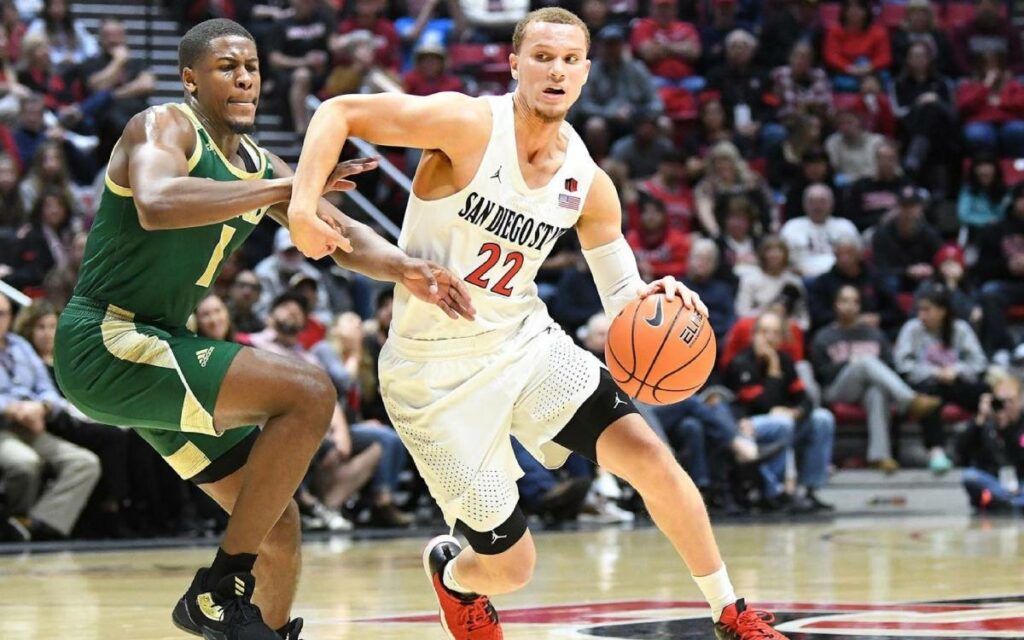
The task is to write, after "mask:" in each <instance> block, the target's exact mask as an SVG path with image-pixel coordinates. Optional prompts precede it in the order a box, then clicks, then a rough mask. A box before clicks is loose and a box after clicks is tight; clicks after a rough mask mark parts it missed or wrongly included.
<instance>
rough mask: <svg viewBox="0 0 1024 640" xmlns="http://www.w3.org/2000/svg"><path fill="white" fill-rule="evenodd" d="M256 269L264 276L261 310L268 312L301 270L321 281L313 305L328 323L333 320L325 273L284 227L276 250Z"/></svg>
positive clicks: (280, 231) (312, 310) (320, 316)
mask: <svg viewBox="0 0 1024 640" xmlns="http://www.w3.org/2000/svg"><path fill="white" fill-rule="evenodd" d="M253 272H254V273H255V274H256V277H258V278H259V279H260V287H261V289H262V291H261V292H260V302H259V304H258V305H257V307H256V308H257V309H258V310H259V313H260V314H265V313H266V312H267V311H268V310H269V308H270V303H271V301H272V300H274V299H275V298H277V297H278V296H279V295H281V294H282V293H284V292H285V291H287V290H288V289H290V288H291V280H292V278H294V277H295V276H296V275H299V274H301V275H305V276H307V277H309V278H310V279H312V280H314V281H315V282H316V283H317V289H318V293H317V304H316V305H314V306H312V307H310V310H311V313H312V314H313V315H316V316H317V317H319V318H322V319H323V320H322V321H323V322H325V323H327V322H330V317H331V314H330V305H329V303H328V299H327V292H326V290H325V289H324V287H323V286H322V284H323V275H322V274H321V273H320V272H319V271H317V269H316V267H314V266H313V265H312V264H310V263H309V262H307V261H306V259H305V258H304V257H303V256H302V254H301V253H299V250H298V249H296V248H295V244H294V243H292V237H291V234H289V233H288V230H287V229H285V228H284V227H281V228H280V229H278V230H277V232H276V234H275V235H274V253H272V254H271V255H269V256H267V257H266V258H264V259H263V260H261V261H260V263H259V264H257V265H256V268H255V269H253Z"/></svg>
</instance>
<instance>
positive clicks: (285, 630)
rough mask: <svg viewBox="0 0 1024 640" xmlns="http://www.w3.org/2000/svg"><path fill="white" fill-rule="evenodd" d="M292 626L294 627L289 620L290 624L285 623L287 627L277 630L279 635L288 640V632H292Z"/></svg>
mask: <svg viewBox="0 0 1024 640" xmlns="http://www.w3.org/2000/svg"><path fill="white" fill-rule="evenodd" d="M291 626H292V623H291V621H290V620H289V621H288V622H286V623H285V625H284V626H283V627H281V628H280V629H278V630H277V635H279V636H281V637H282V638H284V640H288V632H289V631H290V630H291Z"/></svg>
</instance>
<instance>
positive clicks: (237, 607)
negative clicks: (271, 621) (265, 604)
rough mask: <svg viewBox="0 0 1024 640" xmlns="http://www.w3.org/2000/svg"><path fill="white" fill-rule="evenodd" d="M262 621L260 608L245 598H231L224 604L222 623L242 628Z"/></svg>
mask: <svg viewBox="0 0 1024 640" xmlns="http://www.w3.org/2000/svg"><path fill="white" fill-rule="evenodd" d="M262 620H263V616H262V615H261V614H260V608H259V607H257V606H256V605H254V604H253V603H252V602H250V601H249V600H248V599H247V598H231V599H230V600H228V601H227V603H225V604H224V622H228V621H230V622H233V623H236V624H241V625H243V626H244V625H248V624H252V623H254V622H260V621H262Z"/></svg>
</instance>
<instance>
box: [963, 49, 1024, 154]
mask: <svg viewBox="0 0 1024 640" xmlns="http://www.w3.org/2000/svg"><path fill="white" fill-rule="evenodd" d="M979 62H980V64H979V65H978V72H977V74H976V75H975V77H974V78H973V79H969V80H965V81H964V82H963V83H961V85H960V87H959V88H958V89H957V92H956V106H957V110H958V111H959V112H960V116H961V117H962V118H963V121H964V122H965V123H966V124H965V126H964V137H965V138H966V139H967V146H968V148H969V149H970V150H971V151H972V152H978V151H989V152H994V151H995V150H996V147H997V146H998V147H999V151H1000V153H1001V154H1002V155H1004V156H1010V157H1015V158H1019V157H1021V156H1024V85H1022V84H1021V83H1020V82H1018V81H1017V80H1015V79H1014V78H1013V75H1012V74H1011V73H1010V72H1009V70H1007V68H1006V59H1005V57H1004V56H1003V54H1001V53H998V52H995V51H993V52H989V53H986V54H983V55H982V56H981V58H980V61H979Z"/></svg>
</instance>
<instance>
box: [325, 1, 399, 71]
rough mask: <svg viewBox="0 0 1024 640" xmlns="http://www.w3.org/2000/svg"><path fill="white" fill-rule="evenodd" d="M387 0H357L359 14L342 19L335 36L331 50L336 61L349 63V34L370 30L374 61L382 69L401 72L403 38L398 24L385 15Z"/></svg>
mask: <svg viewBox="0 0 1024 640" xmlns="http://www.w3.org/2000/svg"><path fill="white" fill-rule="evenodd" d="M383 13H384V2H383V0H356V1H355V14H354V15H353V16H352V17H351V18H347V19H345V20H342V21H341V23H340V24H339V25H338V33H337V34H335V35H334V36H333V37H331V41H330V50H331V53H332V54H333V55H334V63H335V64H342V63H344V62H345V60H344V56H343V52H344V50H345V44H346V43H345V35H347V34H350V33H353V32H355V31H367V32H369V33H370V34H372V35H373V51H374V56H373V60H374V63H375V64H376V65H377V66H378V67H381V68H382V69H387V70H389V71H395V72H397V71H398V65H399V60H400V59H401V55H402V51H401V46H402V41H401V39H400V38H399V37H398V31H397V30H396V29H395V25H394V23H392V22H391V21H390V20H388V19H387V18H385V17H383V15H382V14H383Z"/></svg>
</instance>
